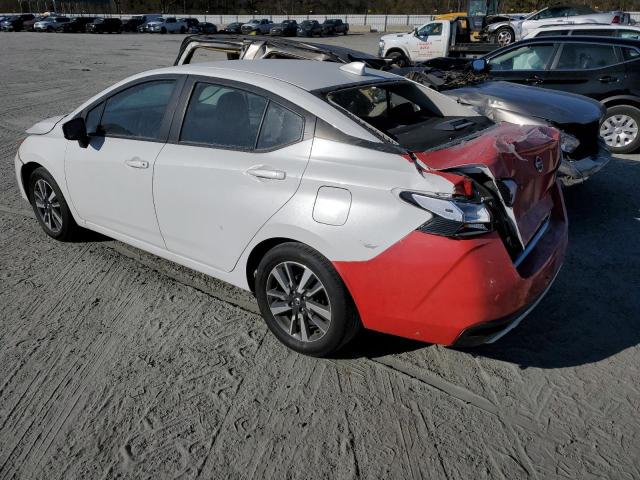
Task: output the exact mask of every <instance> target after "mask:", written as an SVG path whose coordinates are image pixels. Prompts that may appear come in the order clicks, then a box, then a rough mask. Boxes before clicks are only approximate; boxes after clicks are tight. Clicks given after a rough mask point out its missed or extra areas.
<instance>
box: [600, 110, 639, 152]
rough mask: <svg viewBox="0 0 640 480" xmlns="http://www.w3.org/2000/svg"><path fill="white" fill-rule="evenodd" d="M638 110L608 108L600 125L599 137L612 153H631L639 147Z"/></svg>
mask: <svg viewBox="0 0 640 480" xmlns="http://www.w3.org/2000/svg"><path fill="white" fill-rule="evenodd" d="M638 126H640V110H639V109H637V108H636V107H630V106H627V105H616V106H614V107H609V108H608V109H607V113H606V114H605V116H604V119H603V120H602V123H601V124H600V136H601V137H602V138H603V140H604V141H605V143H606V144H607V147H609V150H611V152H613V153H632V152H634V151H635V150H637V149H638V147H640V135H638Z"/></svg>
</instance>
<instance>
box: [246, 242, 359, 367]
mask: <svg viewBox="0 0 640 480" xmlns="http://www.w3.org/2000/svg"><path fill="white" fill-rule="evenodd" d="M255 291H256V298H257V300H258V305H259V307H260V311H261V313H262V316H263V317H264V319H265V321H266V323H267V326H268V327H269V329H270V330H271V332H272V333H273V334H274V335H275V336H276V337H277V338H278V339H279V340H280V341H281V342H282V343H284V344H285V345H286V346H288V347H289V348H291V349H292V350H295V351H296V352H300V353H303V354H305V355H311V356H317V357H320V356H326V355H330V354H332V353H334V352H336V351H337V350H339V349H340V348H341V347H343V346H344V345H345V344H346V343H348V342H349V341H350V340H351V339H352V338H353V337H354V336H355V334H356V333H357V332H358V330H359V329H360V320H359V318H358V314H357V312H356V308H355V306H354V304H353V301H352V300H351V296H350V295H349V292H348V291H347V288H346V287H345V285H344V283H343V282H342V279H341V278H340V276H339V275H338V272H336V270H335V269H334V268H333V265H332V264H331V262H329V260H327V259H326V258H325V257H323V256H322V255H320V254H319V253H318V252H316V251H315V250H313V249H312V248H310V247H308V246H306V245H302V244H299V243H293V242H290V243H283V244H281V245H278V246H277V247H275V248H273V249H272V250H270V251H269V252H267V254H266V255H265V256H264V258H263V259H262V261H261V262H260V264H259V266H258V270H257V274H256V288H255Z"/></svg>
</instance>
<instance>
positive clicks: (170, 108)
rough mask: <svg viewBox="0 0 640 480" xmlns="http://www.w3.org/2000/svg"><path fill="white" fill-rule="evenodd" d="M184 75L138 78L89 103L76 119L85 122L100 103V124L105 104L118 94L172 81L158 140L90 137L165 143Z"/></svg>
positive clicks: (111, 136)
mask: <svg viewBox="0 0 640 480" xmlns="http://www.w3.org/2000/svg"><path fill="white" fill-rule="evenodd" d="M185 77H186V75H179V74H158V75H149V76H147V77H144V78H138V79H136V80H133V81H131V82H129V83H126V84H124V85H121V86H120V87H118V88H116V89H114V90H111V91H109V92H108V93H107V94H105V95H103V96H102V97H100V98H99V99H97V100H95V101H93V102H91V103H90V104H89V105H87V106H86V107H85V108H83V109H82V111H81V112H80V113H79V114H78V115H77V117H82V118H83V119H84V120H85V121H86V120H87V114H88V113H89V112H90V111H91V110H93V108H95V107H97V106H98V105H99V104H100V103H102V104H103V105H102V111H101V112H100V122H99V123H98V125H101V124H102V117H103V115H104V109H105V106H106V104H107V101H108V100H109V99H110V98H111V97H113V96H115V95H118V94H119V93H121V92H123V91H125V90H128V89H129V88H133V87H135V86H138V85H142V84H144V83H149V82H155V81H161V80H174V81H175V84H174V87H173V92H172V94H171V97H170V98H169V102H168V103H167V107H166V109H165V112H164V115H163V117H162V122H161V123H160V130H159V132H158V138H146V137H135V136H129V135H114V134H109V135H99V134H94V135H92V137H102V138H120V139H125V140H137V141H140V142H153V143H166V142H167V138H168V137H169V130H170V126H171V122H170V119H171V118H172V116H173V113H172V112H174V111H175V109H176V108H177V106H178V100H179V93H180V92H181V91H182V87H183V85H184V82H185V80H186V78H185Z"/></svg>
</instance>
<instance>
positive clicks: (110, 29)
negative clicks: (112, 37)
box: [85, 18, 122, 33]
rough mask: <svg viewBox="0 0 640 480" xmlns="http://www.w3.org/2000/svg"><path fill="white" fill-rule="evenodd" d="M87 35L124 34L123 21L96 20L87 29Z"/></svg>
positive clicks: (114, 19) (112, 19) (110, 19)
mask: <svg viewBox="0 0 640 480" xmlns="http://www.w3.org/2000/svg"><path fill="white" fill-rule="evenodd" d="M85 30H86V32H87V33H122V20H120V19H119V18H96V19H95V20H94V21H93V22H91V23H88V24H87V26H86V27H85Z"/></svg>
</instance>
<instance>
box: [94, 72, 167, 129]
mask: <svg viewBox="0 0 640 480" xmlns="http://www.w3.org/2000/svg"><path fill="white" fill-rule="evenodd" d="M174 86H175V81H174V80H156V81H151V82H145V83H142V84H139V85H135V86H133V87H131V88H128V89H126V90H124V91H122V92H120V93H117V94H115V95H114V96H112V97H111V98H109V99H108V100H107V102H106V104H105V108H104V113H103V115H102V121H101V122H100V125H101V129H102V131H103V132H104V134H105V135H107V136H109V135H112V136H120V137H130V138H140V139H150V140H156V139H158V138H159V135H160V128H161V126H162V120H163V118H164V115H165V112H166V110H167V105H168V104H169V101H170V99H171V95H172V94H173V89H174Z"/></svg>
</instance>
